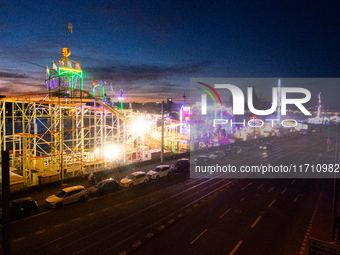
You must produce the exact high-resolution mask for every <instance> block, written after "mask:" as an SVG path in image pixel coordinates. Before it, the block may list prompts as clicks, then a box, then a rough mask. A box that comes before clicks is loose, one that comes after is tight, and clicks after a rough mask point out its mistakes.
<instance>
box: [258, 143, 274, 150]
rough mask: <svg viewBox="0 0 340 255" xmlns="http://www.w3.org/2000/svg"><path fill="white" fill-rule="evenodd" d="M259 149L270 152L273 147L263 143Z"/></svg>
mask: <svg viewBox="0 0 340 255" xmlns="http://www.w3.org/2000/svg"><path fill="white" fill-rule="evenodd" d="M259 148H260V149H262V150H271V149H273V145H272V144H271V143H265V144H263V145H260V147H259Z"/></svg>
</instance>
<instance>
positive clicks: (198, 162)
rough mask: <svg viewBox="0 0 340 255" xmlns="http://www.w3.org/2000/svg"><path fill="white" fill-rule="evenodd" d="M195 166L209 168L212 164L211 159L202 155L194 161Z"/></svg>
mask: <svg viewBox="0 0 340 255" xmlns="http://www.w3.org/2000/svg"><path fill="white" fill-rule="evenodd" d="M193 163H194V165H195V166H207V165H209V164H210V163H211V159H210V158H209V157H208V156H206V155H201V156H199V157H198V158H196V159H194V162H193Z"/></svg>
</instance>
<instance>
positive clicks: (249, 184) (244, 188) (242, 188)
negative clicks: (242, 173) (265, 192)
mask: <svg viewBox="0 0 340 255" xmlns="http://www.w3.org/2000/svg"><path fill="white" fill-rule="evenodd" d="M252 184H253V183H252V182H251V183H249V184H247V185H246V186H244V187H243V188H242V189H241V190H244V189H245V188H247V187H248V186H250V185H252Z"/></svg>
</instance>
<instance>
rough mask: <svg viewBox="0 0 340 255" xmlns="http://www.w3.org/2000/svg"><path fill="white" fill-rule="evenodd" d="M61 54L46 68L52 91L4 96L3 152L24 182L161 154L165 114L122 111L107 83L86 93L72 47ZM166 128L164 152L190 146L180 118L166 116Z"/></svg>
mask: <svg viewBox="0 0 340 255" xmlns="http://www.w3.org/2000/svg"><path fill="white" fill-rule="evenodd" d="M62 54H63V56H64V57H63V58H60V61H59V62H53V63H52V64H51V65H50V66H49V67H47V75H46V76H47V77H46V87H47V90H48V93H43V94H33V95H21V96H15V97H7V98H2V99H1V100H0V116H1V119H0V150H9V151H10V165H11V167H14V168H15V169H17V171H16V172H18V173H20V174H21V175H22V176H23V180H24V182H25V185H26V186H32V185H38V184H41V183H47V182H52V181H56V180H59V179H60V178H62V179H66V178H68V177H73V176H79V175H84V174H85V173H86V171H101V170H106V169H112V168H113V167H115V166H117V165H121V164H128V163H133V162H136V161H142V160H147V159H153V158H157V157H159V156H160V150H161V140H160V137H161V134H160V132H161V125H159V124H160V122H159V120H160V119H159V118H161V116H160V115H147V114H140V113H135V112H133V111H132V109H127V110H126V109H125V110H124V109H122V107H121V109H117V108H116V107H115V105H113V104H112V103H111V102H106V101H105V96H104V95H105V94H104V86H101V87H102V91H101V92H102V93H101V96H100V97H96V96H95V86H93V95H91V94H90V93H89V92H87V91H84V90H83V71H82V69H81V67H80V64H79V62H78V61H73V60H70V59H68V56H69V55H70V51H69V50H68V49H65V48H64V49H63V50H62ZM77 87H79V89H78V88H77ZM8 109H11V110H10V111H9V110H8ZM164 130H165V132H164V138H165V142H164V144H165V146H164V150H165V153H167V152H179V151H180V150H179V149H180V148H181V147H186V146H187V142H188V139H187V136H186V135H182V134H180V131H179V130H180V123H179V121H174V120H168V119H165V124H164Z"/></svg>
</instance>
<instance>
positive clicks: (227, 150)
mask: <svg viewBox="0 0 340 255" xmlns="http://www.w3.org/2000/svg"><path fill="white" fill-rule="evenodd" d="M231 155H234V152H233V150H232V149H226V150H224V156H226V157H229V156H231Z"/></svg>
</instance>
